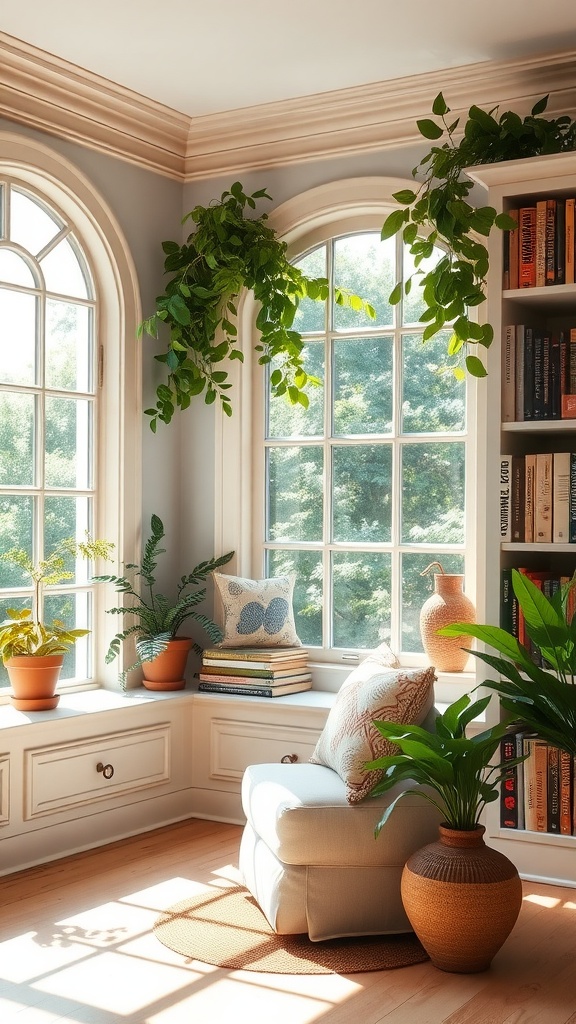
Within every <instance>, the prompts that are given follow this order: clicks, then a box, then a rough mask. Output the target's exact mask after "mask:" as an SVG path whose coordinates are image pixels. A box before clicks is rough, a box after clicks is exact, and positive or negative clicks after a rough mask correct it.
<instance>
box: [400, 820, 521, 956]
mask: <svg viewBox="0 0 576 1024" xmlns="http://www.w3.org/2000/svg"><path fill="white" fill-rule="evenodd" d="M483 836H484V828H483V827H482V826H479V827H478V828H477V829H475V830H473V831H470V832H459V831H456V830H454V829H449V828H446V827H444V826H443V825H441V826H440V839H439V841H438V842H435V843H430V844H429V845H428V846H425V847H423V848H422V849H421V850H418V851H417V852H416V853H414V854H413V855H412V856H411V857H410V859H409V860H408V862H407V863H406V866H405V868H404V871H403V874H402V885H401V888H402V900H403V903H404V909H405V910H406V914H407V916H408V919H409V921H410V924H411V925H412V927H413V929H414V931H415V932H416V935H417V936H418V938H419V939H420V942H421V943H422V945H423V946H424V949H425V950H426V952H427V953H428V955H429V957H430V959H431V961H432V963H433V964H434V966H435V967H438V968H439V969H440V970H442V971H453V972H456V973H461V974H473V973H476V972H478V971H485V970H487V969H488V967H490V964H491V962H492V959H493V957H494V956H495V954H496V953H497V952H498V950H499V949H500V947H501V946H502V944H503V943H504V942H505V941H506V939H507V937H508V935H509V934H510V932H511V931H512V928H513V927H514V924H515V923H516V919H517V917H518V914H519V913H520V907H521V905H522V883H521V882H520V878H519V875H518V872H517V870H516V868H515V867H514V865H513V864H512V862H511V861H509V860H508V858H507V857H505V856H504V855H503V854H501V853H498V852H497V851H496V850H492V849H491V848H490V847H489V846H486V845H485V843H484V838H483Z"/></svg>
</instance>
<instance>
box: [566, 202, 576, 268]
mask: <svg viewBox="0 0 576 1024" xmlns="http://www.w3.org/2000/svg"><path fill="white" fill-rule="evenodd" d="M575 204H576V199H574V198H570V199H567V200H566V202H565V204H564V219H565V223H564V241H565V246H564V268H565V283H566V284H574V280H575V278H574V208H575Z"/></svg>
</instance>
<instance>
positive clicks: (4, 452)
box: [0, 392, 34, 487]
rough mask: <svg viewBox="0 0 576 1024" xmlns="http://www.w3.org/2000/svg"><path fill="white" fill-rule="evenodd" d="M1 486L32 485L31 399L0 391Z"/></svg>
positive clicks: (32, 422)
mask: <svg viewBox="0 0 576 1024" xmlns="http://www.w3.org/2000/svg"><path fill="white" fill-rule="evenodd" d="M0 483H2V484H4V485H6V486H8V485H11V486H14V487H22V486H24V485H28V486H31V485H32V484H33V483H34V397H33V395H23V394H17V393H16V394H11V393H10V392H0Z"/></svg>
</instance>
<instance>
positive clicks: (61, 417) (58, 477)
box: [45, 398, 92, 487]
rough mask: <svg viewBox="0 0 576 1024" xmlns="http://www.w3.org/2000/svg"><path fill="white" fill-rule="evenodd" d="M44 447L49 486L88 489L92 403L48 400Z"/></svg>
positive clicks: (60, 399)
mask: <svg viewBox="0 0 576 1024" xmlns="http://www.w3.org/2000/svg"><path fill="white" fill-rule="evenodd" d="M45 444H46V450H45V472H46V484H47V485H48V487H89V486H90V477H91V466H90V459H89V452H90V451H91V448H92V403H91V402H87V401H83V400H79V399H78V400H74V399H69V398H47V399H46V442H45Z"/></svg>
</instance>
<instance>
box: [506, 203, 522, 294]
mask: <svg viewBox="0 0 576 1024" xmlns="http://www.w3.org/2000/svg"><path fill="white" fill-rule="evenodd" d="M508 214H509V216H510V217H512V219H513V220H515V221H516V228H515V230H513V231H508V232H507V235H508V268H509V271H508V272H509V281H508V285H505V287H508V288H518V287H519V284H518V272H519V257H520V231H519V228H518V215H519V214H518V210H508Z"/></svg>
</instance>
